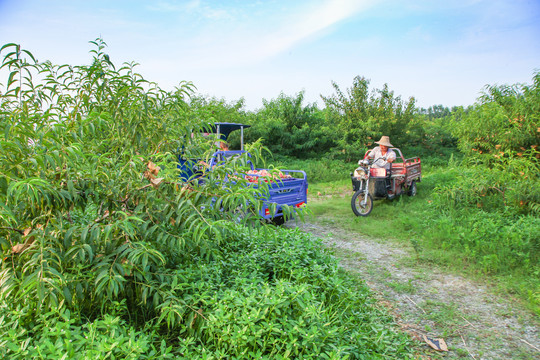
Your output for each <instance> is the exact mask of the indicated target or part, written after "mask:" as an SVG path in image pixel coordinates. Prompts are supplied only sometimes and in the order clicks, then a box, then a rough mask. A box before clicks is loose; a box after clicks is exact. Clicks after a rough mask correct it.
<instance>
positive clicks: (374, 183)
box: [351, 136, 422, 216]
mask: <svg viewBox="0 0 540 360" xmlns="http://www.w3.org/2000/svg"><path fill="white" fill-rule="evenodd" d="M375 143H376V144H379V146H378V147H376V148H374V149H373V150H371V151H369V150H368V151H367V152H366V154H365V155H364V158H363V159H362V160H360V161H358V165H359V166H358V168H357V169H356V170H355V171H354V173H351V181H352V185H353V191H354V194H353V196H352V199H351V207H352V211H353V212H354V214H355V215H356V216H367V215H369V213H370V212H371V210H372V209H373V201H374V200H379V199H388V200H392V199H394V198H395V197H396V196H399V195H401V194H403V193H404V192H406V193H407V195H409V196H415V195H416V183H418V182H420V181H421V180H422V175H421V170H422V168H421V163H420V158H419V157H413V158H409V159H405V158H404V157H403V155H402V154H401V150H399V149H398V148H395V147H393V145H392V144H390V139H389V138H388V136H383V137H381V140H379V141H376V142H375Z"/></svg>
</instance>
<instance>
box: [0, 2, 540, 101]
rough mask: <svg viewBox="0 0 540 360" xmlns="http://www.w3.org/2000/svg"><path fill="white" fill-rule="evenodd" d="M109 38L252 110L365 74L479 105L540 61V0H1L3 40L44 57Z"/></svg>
mask: <svg viewBox="0 0 540 360" xmlns="http://www.w3.org/2000/svg"><path fill="white" fill-rule="evenodd" d="M97 37H101V38H103V39H104V40H105V42H106V43H107V44H108V49H107V52H108V53H109V55H110V57H111V60H112V61H113V62H114V63H115V64H116V65H120V64H121V63H123V62H131V61H135V62H137V63H139V64H140V66H139V67H138V71H139V73H141V74H142V75H143V76H144V77H145V78H146V79H147V80H151V81H155V82H157V83H158V84H159V85H160V87H162V88H163V89H166V90H171V89H173V88H174V86H175V85H177V84H178V83H179V82H180V81H182V80H187V81H192V82H193V83H194V84H195V86H196V87H197V89H198V92H199V93H201V94H203V95H208V96H214V97H217V98H224V99H226V100H227V101H234V100H238V99H239V98H241V97H243V98H244V99H245V101H246V107H247V109H249V110H254V109H257V108H260V107H261V106H262V99H263V98H265V99H267V100H270V99H273V98H276V97H277V96H279V94H280V92H283V93H285V94H287V95H295V94H296V93H298V92H300V91H302V90H304V91H305V99H306V104H307V103H308V102H309V103H312V102H318V104H319V105H320V106H321V107H322V102H321V100H320V95H321V94H322V95H324V96H328V95H331V94H332V93H333V88H332V85H331V82H332V81H335V82H336V83H337V84H338V85H339V86H340V87H341V89H342V90H344V89H345V88H348V87H350V86H351V85H352V82H353V78H354V77H355V76H357V75H360V76H364V77H366V78H367V79H370V80H371V88H372V89H373V88H381V87H382V86H383V84H385V83H386V84H388V86H389V88H390V89H391V90H393V91H394V92H395V94H396V95H399V96H401V97H402V98H403V99H405V100H406V99H408V98H409V97H411V96H414V97H415V98H416V102H417V105H418V106H421V107H428V106H430V105H437V104H442V105H445V106H455V105H465V106H466V105H471V104H473V103H474V102H475V100H476V98H477V97H478V96H479V95H480V92H481V91H482V89H483V87H484V86H485V85H487V84H490V85H495V84H514V83H531V79H532V76H533V73H534V72H535V71H536V70H540V1H539V0H531V1H524V0H509V1H498V0H487V1H484V0H445V1H438V0H406V1H405V0H288V1H285V0H269V1H262V0H261V1H248V0H246V1H240V0H236V1H205V0H186V1H172V0H163V1H159V0H157V1H142V0H129V1H124V0H108V1H103V0H84V1H81V0H69V1H68V0H0V44H5V43H10V42H15V43H19V44H21V46H22V47H23V48H25V49H27V50H30V51H31V52H32V53H33V54H34V55H35V56H36V57H37V58H38V59H39V60H51V61H52V62H53V63H56V64H73V65H79V64H88V63H89V62H90V60H91V56H90V54H89V51H90V50H91V49H92V47H91V45H90V44H89V43H88V41H91V40H94V39H96V38H97Z"/></svg>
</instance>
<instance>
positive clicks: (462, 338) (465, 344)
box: [459, 333, 476, 359]
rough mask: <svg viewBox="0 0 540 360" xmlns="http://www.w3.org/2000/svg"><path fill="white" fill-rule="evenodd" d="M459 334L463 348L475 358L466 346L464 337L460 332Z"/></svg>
mask: <svg viewBox="0 0 540 360" xmlns="http://www.w3.org/2000/svg"><path fill="white" fill-rule="evenodd" d="M459 336H461V340H462V341H463V345H465V350H467V352H468V353H469V355H470V356H471V357H472V358H473V359H476V358H475V357H474V355H473V354H471V352H470V351H469V348H468V347H467V343H466V342H465V339H464V338H463V335H461V333H459Z"/></svg>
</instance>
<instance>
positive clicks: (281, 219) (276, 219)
mask: <svg viewBox="0 0 540 360" xmlns="http://www.w3.org/2000/svg"><path fill="white" fill-rule="evenodd" d="M270 222H271V223H272V224H274V225H276V226H281V225H283V224H284V223H285V217H284V216H276V217H274V218H272V219H270Z"/></svg>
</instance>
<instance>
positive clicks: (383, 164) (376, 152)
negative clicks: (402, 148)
mask: <svg viewBox="0 0 540 360" xmlns="http://www.w3.org/2000/svg"><path fill="white" fill-rule="evenodd" d="M368 157H369V158H370V159H374V160H377V159H384V160H391V161H394V160H396V153H395V152H394V151H393V150H390V149H388V150H386V154H384V155H383V154H382V152H381V148H380V146H377V147H376V148H374V149H373V150H371V151H370V152H369V154H368ZM373 167H374V168H383V169H386V170H390V168H391V167H392V164H391V163H389V162H387V161H383V160H379V161H377V162H375V163H374V164H373Z"/></svg>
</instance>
